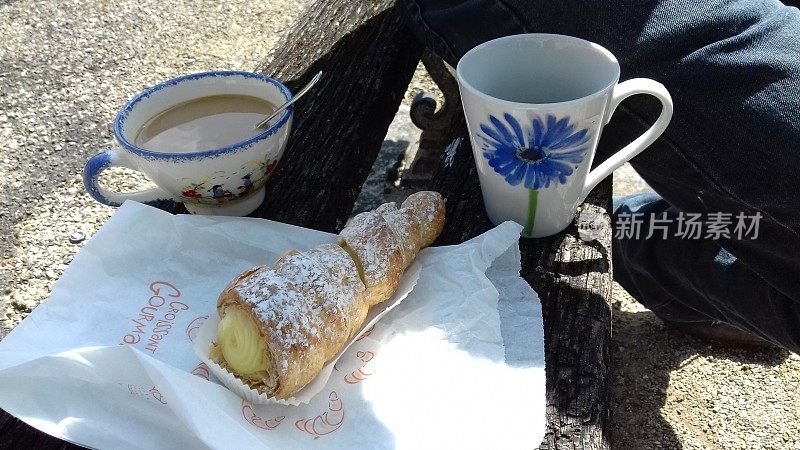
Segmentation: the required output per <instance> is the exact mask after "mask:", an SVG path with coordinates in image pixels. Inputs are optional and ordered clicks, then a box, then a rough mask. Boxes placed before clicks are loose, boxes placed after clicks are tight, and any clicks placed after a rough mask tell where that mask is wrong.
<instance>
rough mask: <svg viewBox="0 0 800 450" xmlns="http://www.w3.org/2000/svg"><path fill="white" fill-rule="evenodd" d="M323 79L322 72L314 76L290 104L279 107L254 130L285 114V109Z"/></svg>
mask: <svg viewBox="0 0 800 450" xmlns="http://www.w3.org/2000/svg"><path fill="white" fill-rule="evenodd" d="M321 77H322V72H321V71H320V72H317V74H316V75H314V78H312V79H311V81H309V82H308V84H306V85H305V86H303V89H300V90H299V91H298V92H297V94H295V95H294V96H293V97H292V99H291V100H289V101H288V102H286V103H284V104H283V105H281V106H279V107H278V109H276V110H275V111H274V112H273V113H272V114H270V115H269V116H267V118H266V119H264V120H262V121H261V122H258V124H257V125H256V126H255V127H253V129H254V130H256V129H258V128H260V127H262V126H264V125H265V124H267V123H269V121H270V120H272V119H274V118H275V117H276V116H277V115H278V114H280V113H281V112H283V110H284V109H286V108H288V107H289V106H290V105H292V104H293V103H294V102H296V101H297V99H299V98H300V97H302V96H303V95H305V93H306V92H308V91H309V89H311V88H312V87H314V85H315V84H317V81H319V79H320V78H321Z"/></svg>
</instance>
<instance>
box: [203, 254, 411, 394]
mask: <svg viewBox="0 0 800 450" xmlns="http://www.w3.org/2000/svg"><path fill="white" fill-rule="evenodd" d="M417 279H419V266H418V265H414V264H412V265H411V267H409V268H408V269H407V270H406V272H405V273H404V274H403V278H402V279H401V280H400V284H399V285H398V286H397V290H396V291H395V293H394V295H392V298H390V299H388V300H386V301H384V302H382V303H379V304H377V305H375V306H373V307H372V308H370V310H369V313H368V314H367V317H366V318H365V319H364V324H363V325H362V326H361V328H360V329H359V330H358V332H357V333H356V334H355V335H354V336H353V337H352V338H351V339H350V340H349V341H348V342H347V343H346V344H345V346H344V348H342V350H341V351H340V352H339V354H337V355H336V356H335V357H333V359H331V360H330V361H328V362H327V364H325V365H324V366H323V367H322V370H321V371H320V373H319V375H317V376H316V377H315V378H314V379H313V380H311V382H310V383H308V384H307V385H306V386H305V387H304V388H303V389H301V390H300V391H299V392H297V393H296V394H295V395H294V396H292V397H289V398H287V399H280V398H274V397H270V396H268V395H267V394H263V393H260V392H258V391H257V390H255V389H252V388H251V387H250V386H248V385H247V384H246V383H244V382H242V381H241V380H239V379H238V378H236V376H235V375H234V374H232V373H230V372H228V371H227V370H226V369H225V368H224V367H222V366H220V365H219V364H217V363H215V362H214V361H212V360H211V358H209V352H210V350H211V344H212V343H213V342H215V341H216V338H217V327H218V325H219V320H220V319H219V316H217V315H215V314H212V315H211V316H210V317H209V318H208V320H207V321H206V322H205V323H204V324H203V325H202V326H201V327H200V329H199V331H198V333H197V337H196V338H195V340H194V347H193V348H194V353H195V354H196V355H197V357H198V358H200V360H201V361H203V363H205V364H206V366H208V368H209V369H210V370H211V372H212V373H213V374H214V375H215V376H216V377H217V379H218V380H219V381H220V382H221V383H222V384H223V385H225V387H227V388H228V389H230V390H231V391H233V392H234V393H236V394H237V395H238V396H239V397H242V398H243V399H245V400H247V401H249V402H250V403H253V404H254V405H268V404H271V403H274V404H278V405H292V406H297V405H300V404H303V403H308V402H310V401H311V399H312V398H313V397H314V396H315V395H317V394H318V393H319V392H320V391H321V390H322V389H324V388H325V385H326V384H327V383H328V379H329V378H330V376H331V373H333V370H334V367H335V365H336V362H337V361H338V360H339V358H340V357H341V356H342V355H343V354H344V353H345V352H346V351H347V349H348V348H350V345H352V344H353V342H355V341H357V340H359V339H360V338H361V336H362V335H363V334H364V333H365V332H366V331H367V330H369V329H370V328H371V327H372V326H374V325H375V323H376V322H378V320H380V318H381V317H383V316H385V315H386V313H388V312H389V311H391V310H392V308H394V307H395V306H397V305H398V304H399V303H400V302H401V301H403V299H405V298H406V297H407V296H408V294H409V292H411V290H412V289H414V285H415V284H417Z"/></svg>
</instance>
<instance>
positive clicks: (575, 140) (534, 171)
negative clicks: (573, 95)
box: [481, 113, 589, 190]
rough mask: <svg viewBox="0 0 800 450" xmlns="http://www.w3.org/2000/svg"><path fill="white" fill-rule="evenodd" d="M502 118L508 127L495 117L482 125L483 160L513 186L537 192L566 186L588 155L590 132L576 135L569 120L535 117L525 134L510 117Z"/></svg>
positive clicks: (584, 130)
mask: <svg viewBox="0 0 800 450" xmlns="http://www.w3.org/2000/svg"><path fill="white" fill-rule="evenodd" d="M503 118H504V119H505V122H506V123H507V124H508V126H506V125H505V124H504V123H503V122H502V121H501V120H499V119H498V118H496V117H494V116H492V115H489V122H490V124H483V123H482V124H481V131H482V132H483V135H481V137H482V138H483V141H484V144H485V145H484V147H483V148H484V152H483V157H484V158H486V159H487V161H488V162H489V165H490V166H491V167H492V168H493V169H494V171H495V172H497V173H499V174H500V175H502V176H503V177H504V178H505V180H506V181H507V182H508V184H510V185H512V186H517V185H518V184H520V183H522V182H524V184H525V187H526V188H528V189H536V190H538V189H541V188H543V187H545V188H546V187H550V184H551V183H559V184H564V183H566V182H567V177H569V176H570V175H572V173H573V172H574V171H575V169H576V168H577V167H578V165H579V164H580V163H581V161H583V158H584V156H585V155H586V153H587V150H588V146H586V144H587V143H588V142H589V130H588V129H586V128H582V129H580V130H578V131H575V125H574V124H572V123H570V119H569V116H567V117H563V118H561V119H556V117H555V116H554V115H552V114H548V115H547V117H546V118H545V120H542V119H541V118H539V117H535V118H534V119H533V121H532V122H531V125H530V127H528V128H527V129H525V130H523V128H522V127H521V126H520V124H519V122H518V121H517V119H515V118H514V116H512V115H511V114H508V113H505V114H503Z"/></svg>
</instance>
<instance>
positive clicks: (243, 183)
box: [83, 71, 293, 216]
mask: <svg viewBox="0 0 800 450" xmlns="http://www.w3.org/2000/svg"><path fill="white" fill-rule="evenodd" d="M212 95H248V96H252V97H258V98H262V99H264V100H266V101H268V102H270V103H272V104H274V105H281V104H283V103H284V102H286V101H288V100H290V99H291V98H292V93H291V92H290V91H289V89H288V88H286V86H284V85H283V84H281V83H280V82H278V81H276V80H273V79H272V78H269V77H266V76H264V75H260V74H257V73H251V72H236V71H225V72H204V73H197V74H192V75H186V76H182V77H179V78H175V79H172V80H169V81H165V82H163V83H161V84H158V85H156V86H153V87H151V88H149V89H147V90H146V91H144V92H142V93H141V94H139V95H137V96H136V97H134V98H133V99H132V100H131V101H130V102H128V104H127V105H125V106H124V107H123V108H122V110H120V112H119V114H117V118H116V120H115V121H114V135H115V136H116V138H117V142H118V143H119V145H120V146H119V148H116V149H113V150H106V151H104V152H101V153H98V154H96V155H94V156H92V157H91V158H89V160H88V161H87V162H86V166H85V167H84V171H83V183H84V185H85V186H86V189H87V190H88V191H89V194H90V195H91V196H92V197H94V199H95V200H97V201H99V202H100V203H104V204H106V205H111V206H119V205H121V204H122V202H124V201H125V200H128V199H130V200H135V201H138V202H148V201H154V200H164V199H169V200H175V201H178V202H182V203H184V205H185V206H186V209H188V210H189V212H191V213H193V214H214V215H227V216H244V215H247V214H249V213H250V212H252V211H254V210H255V209H256V208H258V207H259V205H261V202H262V201H263V200H264V192H265V191H264V184H265V183H266V181H267V179H268V178H269V176H270V175H271V174H272V172H273V170H274V169H275V166H276V164H277V163H278V160H280V157H281V155H282V154H283V150H284V148H285V147H286V142H287V140H288V138H289V130H290V129H291V126H292V113H293V107H291V106H290V107H289V108H287V109H286V110H285V111H284V112H283V114H281V115H280V116H279V117H278V118H277V119H274V120H273V121H272V122H271V125H270V126H269V127H267V128H266V129H265V130H264V131H263V132H261V133H259V134H258V135H256V136H253V137H251V138H249V139H247V140H245V141H242V142H239V143H236V144H233V145H229V146H227V147H223V148H210V149H207V150H203V151H197V152H190V153H186V152H183V153H181V152H174V153H170V152H160V151H159V152H156V151H152V150H147V149H144V148H141V147H137V146H136V145H134V143H133V142H134V140H135V138H136V135H137V134H138V133H139V130H141V128H142V127H143V126H144V125H145V124H146V123H147V122H148V121H149V120H150V119H151V118H152V117H154V116H156V115H157V114H159V113H161V112H163V111H165V110H167V109H169V108H171V107H173V106H176V105H179V104H181V103H185V102H188V101H190V100H194V99H197V98H200V97H207V96H212ZM268 113H269V111H264V114H265V115H266V114H268ZM253 125H255V124H253ZM112 166H120V167H127V168H129V169H133V170H138V171H140V172H143V173H144V174H145V175H146V176H147V177H148V178H149V179H150V180H152V181H153V182H154V183H155V184H156V186H158V187H157V188H154V189H148V190H145V191H139V192H131V193H120V192H112V191H110V190H108V189H106V188H104V187H102V186H100V184H99V183H98V178H99V176H100V173H101V172H102V171H103V170H105V169H107V168H108V167H112Z"/></svg>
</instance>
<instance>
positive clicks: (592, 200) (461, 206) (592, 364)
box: [432, 115, 612, 450]
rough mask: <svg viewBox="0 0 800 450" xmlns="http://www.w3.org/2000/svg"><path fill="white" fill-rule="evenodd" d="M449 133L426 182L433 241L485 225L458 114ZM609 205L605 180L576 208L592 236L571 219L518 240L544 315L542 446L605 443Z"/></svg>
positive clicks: (550, 449) (466, 235) (525, 273)
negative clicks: (436, 217) (433, 208)
mask: <svg viewBox="0 0 800 450" xmlns="http://www.w3.org/2000/svg"><path fill="white" fill-rule="evenodd" d="M449 134H450V136H451V139H449V143H448V148H447V151H445V152H444V153H443V155H442V160H441V164H440V166H439V168H438V170H437V172H436V173H435V174H434V181H433V185H432V187H433V188H434V189H435V190H438V191H439V192H441V193H442V195H444V197H445V199H446V202H447V203H446V205H447V220H446V224H445V229H444V232H443V233H442V235H441V236H440V238H439V240H438V241H437V243H436V244H438V245H448V244H456V243H460V242H463V241H464V240H467V239H470V238H472V237H474V236H476V235H478V234H480V233H483V232H484V231H487V230H488V229H490V228H491V227H492V224H491V223H490V222H489V219H488V218H487V217H486V214H485V212H484V207H483V197H482V196H481V191H480V185H479V183H478V174H477V172H476V168H475V161H474V159H473V155H472V149H471V146H470V142H469V137H468V134H467V129H466V124H465V123H464V120H463V115H461V116H459V120H457V121H456V122H455V123H454V124H453V126H452V128H451V129H450V131H449ZM610 208H611V180H610V179H608V180H606V181H605V182H603V183H601V184H600V185H599V186H598V187H597V188H596V189H595V190H594V191H593V192H592V193H591V194H590V195H589V197H588V198H587V200H586V203H585V204H584V205H583V206H582V210H583V211H587V212H591V213H594V214H596V217H598V218H599V219H600V220H601V221H602V223H603V224H604V225H605V226H606V227H607V228H606V232H605V233H602V237H601V238H600V239H599V240H596V241H593V242H584V241H583V240H581V239H580V238H579V237H578V230H577V228H576V226H575V225H574V224H573V225H572V226H570V227H569V228H568V229H567V230H565V231H563V232H561V233H559V234H557V235H555V236H552V237H549V238H542V239H522V240H521V241H520V250H521V253H522V272H521V275H522V277H523V278H524V279H525V280H526V281H528V283H530V285H531V286H532V287H533V288H534V289H535V290H536V292H537V293H538V294H539V296H540V298H541V302H542V314H543V318H544V336H545V370H546V374H547V387H546V392H547V434H546V436H545V439H544V441H543V442H542V443H541V445H540V447H539V448H540V449H542V450H545V449H546V450H554V449H560V450H567V449H568V450H573V449H587V450H594V449H609V448H610V429H609V427H610V421H609V407H610V402H611V380H610V367H609V363H610V354H609V350H610V348H609V346H610V342H611V309H610V306H609V304H608V299H609V298H611V286H612V272H611V223H610V218H609V215H608V211H609V210H610ZM531 445H532V446H533V445H536V444H535V443H532V444H531Z"/></svg>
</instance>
